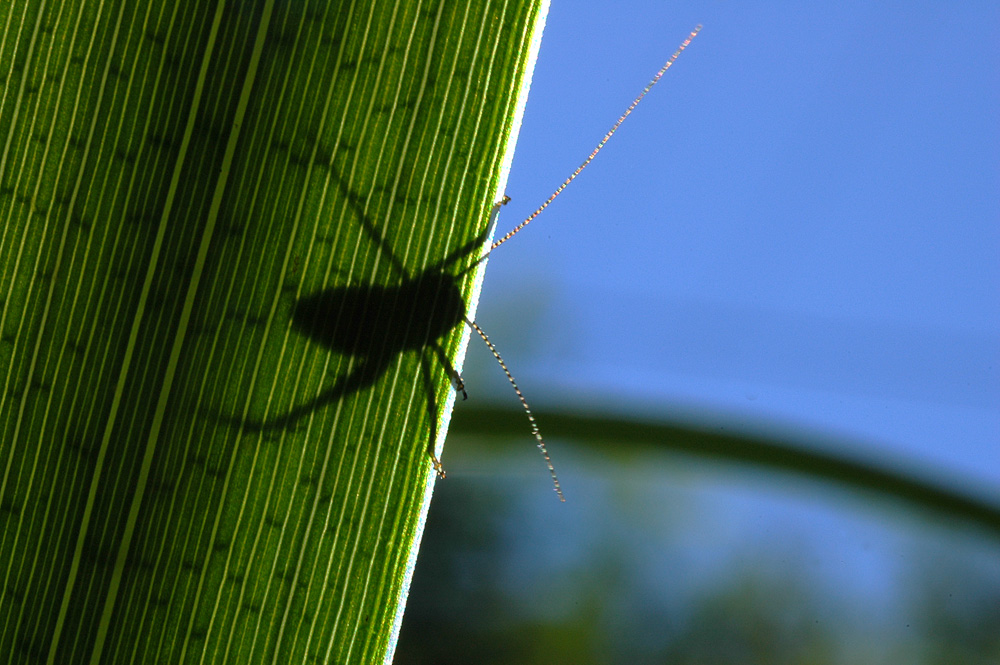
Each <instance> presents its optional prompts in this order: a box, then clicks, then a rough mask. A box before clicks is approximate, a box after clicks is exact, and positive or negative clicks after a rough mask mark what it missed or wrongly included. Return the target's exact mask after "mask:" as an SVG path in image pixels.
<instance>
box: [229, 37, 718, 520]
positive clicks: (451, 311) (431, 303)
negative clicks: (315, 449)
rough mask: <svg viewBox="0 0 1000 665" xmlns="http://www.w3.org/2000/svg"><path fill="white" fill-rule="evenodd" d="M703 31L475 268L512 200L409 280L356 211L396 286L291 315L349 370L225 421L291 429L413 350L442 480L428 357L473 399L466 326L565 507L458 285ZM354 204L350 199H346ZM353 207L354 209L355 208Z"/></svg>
mask: <svg viewBox="0 0 1000 665" xmlns="http://www.w3.org/2000/svg"><path fill="white" fill-rule="evenodd" d="M700 30H701V26H700V25H699V26H697V27H695V29H694V30H693V31H692V32H691V33H690V34H689V35H688V36H687V38H686V39H685V40H684V41H683V42H682V43H681V45H680V46H679V47H678V48H677V50H676V51H674V53H673V55H671V56H670V58H669V59H668V60H667V62H666V64H664V65H663V67H661V68H660V70H659V71H658V72H657V73H656V75H655V76H654V77H653V78H652V80H650V82H649V83H648V84H647V85H646V87H645V88H644V89H643V90H642V92H640V93H639V95H638V96H637V97H636V98H635V99H634V100H633V101H632V103H631V104H630V105H629V106H628V108H627V109H625V112H624V113H622V115H621V116H620V117H619V118H618V120H617V121H616V122H615V123H614V125H613V126H612V127H611V129H610V130H608V132H607V133H606V134H605V135H604V138H603V139H601V141H600V143H598V144H597V147H596V148H594V150H593V151H592V152H591V153H590V155H589V156H588V157H587V158H586V159H585V160H584V161H583V163H582V164H580V166H579V167H577V169H576V170H575V171H573V173H571V174H570V176H569V177H568V178H566V180H564V181H563V183H562V184H561V185H559V187H557V188H556V190H555V191H554V192H553V193H552V195H551V196H549V198H548V199H546V200H545V202H544V203H542V205H540V206H539V207H538V208H537V209H536V210H535V211H534V212H533V213H531V215H529V216H528V217H527V218H525V219H524V221H522V222H521V223H520V224H518V225H517V226H516V227H514V228H513V229H512V230H510V231H509V232H508V233H507V234H505V235H504V236H503V237H501V238H500V239H499V240H496V241H495V242H493V243H492V244H491V245H490V247H489V249H488V250H487V251H486V252H485V253H483V254H482V255H481V256H479V258H478V259H476V260H475V261H474V262H473V263H472V264H471V265H470V266H468V267H466V268H465V269H463V270H461V271H458V272H457V273H452V272H450V269H451V267H452V266H453V265H454V264H456V263H458V262H460V261H461V260H462V259H463V258H464V257H466V256H469V255H471V254H473V253H474V252H477V251H479V250H480V248H481V247H483V245H484V243H485V240H486V234H487V232H488V229H489V227H490V226H492V225H493V221H494V220H495V218H496V215H497V213H498V212H499V208H500V206H501V205H503V204H506V203H507V201H509V200H510V199H509V198H508V197H506V196H504V197H503V199H502V200H501V201H499V202H498V203H497V204H496V205H495V206H494V208H493V212H492V215H491V220H490V222H491V223H490V224H489V225H488V226H487V229H486V230H484V231H483V232H482V233H481V234H480V235H479V236H477V237H476V238H473V239H472V240H469V241H468V242H466V243H464V244H463V245H462V246H460V247H459V248H458V249H456V250H454V251H453V252H451V253H450V254H449V255H448V256H446V257H445V258H444V259H442V260H441V261H439V262H437V263H435V264H434V265H432V266H430V267H428V268H426V269H424V270H423V271H422V272H420V273H418V274H415V275H413V274H410V273H409V272H408V271H407V269H406V268H405V266H404V265H403V264H402V262H401V261H400V260H399V259H398V258H397V257H396V256H395V254H394V253H393V251H392V248H391V246H390V245H389V243H388V242H387V241H386V239H385V238H384V237H383V236H382V235H381V233H380V232H379V231H378V229H377V228H376V226H375V225H374V224H373V223H372V222H371V220H369V219H367V218H366V217H365V215H364V214H363V211H362V210H358V213H359V214H358V215H357V217H358V219H359V220H360V223H361V226H362V229H363V230H364V232H365V233H366V235H367V236H368V237H369V238H370V239H371V240H372V241H373V242H374V243H375V244H376V245H377V246H378V247H379V250H380V255H381V256H384V257H387V258H388V261H389V262H390V264H391V266H392V270H393V272H394V273H395V274H396V275H397V277H398V279H399V281H398V282H397V283H395V284H392V285H389V286H384V285H377V284H372V285H346V286H334V287H330V288H327V289H324V290H322V291H320V292H317V293H314V294H312V295H308V296H305V297H303V298H301V299H299V300H298V301H297V302H296V303H295V305H294V308H293V310H292V326H293V328H294V329H296V330H297V331H298V332H299V333H301V334H303V335H304V336H306V337H308V338H309V339H311V340H312V341H314V342H316V343H318V344H321V345H323V346H325V347H326V348H329V349H330V350H332V351H335V352H337V353H340V354H343V355H346V356H350V357H351V359H352V363H351V365H350V369H349V370H348V372H347V373H346V374H345V375H343V376H341V377H339V378H338V379H337V381H336V382H335V383H334V384H333V385H332V386H330V387H329V388H327V389H325V390H324V391H322V392H321V393H320V394H319V395H317V396H316V397H314V398H313V399H311V400H309V401H307V402H305V403H303V404H299V405H298V406H295V407H293V408H292V409H291V410H289V411H288V412H287V413H285V414H283V415H280V416H277V417H269V418H267V419H266V421H260V422H256V421H253V420H248V419H246V418H239V419H237V418H223V420H225V421H227V422H230V423H232V424H233V425H235V426H239V427H242V428H244V429H249V430H252V431H272V430H283V429H289V428H293V427H294V426H295V425H296V423H297V422H298V421H300V420H301V419H303V418H305V417H306V416H308V415H309V414H310V413H313V412H314V411H316V410H317V409H319V408H322V407H323V406H326V405H327V404H331V403H333V402H335V401H337V400H339V399H340V398H342V397H344V396H346V395H349V394H351V393H354V392H356V391H359V390H362V389H365V388H368V387H370V386H372V385H373V384H375V382H376V381H378V379H379V378H380V377H381V376H382V375H383V374H384V373H385V372H386V371H387V370H388V369H389V368H390V367H391V365H392V364H393V363H394V362H395V361H396V358H397V357H398V356H399V355H400V354H403V353H406V352H410V351H414V352H417V353H418V354H419V357H420V363H421V374H422V375H423V379H424V382H425V388H426V391H427V396H428V397H427V412H428V416H429V418H430V424H431V440H430V444H429V447H428V452H429V455H430V457H431V462H432V464H433V466H434V469H435V470H436V471H437V473H438V475H439V476H441V477H442V478H443V477H444V476H445V473H444V468H443V466H442V465H441V461H440V460H439V459H438V458H437V456H436V455H435V453H434V435H435V433H436V432H437V429H438V427H437V424H438V423H437V419H438V407H437V401H436V397H435V395H436V391H435V388H434V386H433V384H432V381H431V378H430V377H431V368H430V365H429V362H430V361H429V360H428V352H430V353H431V354H433V356H434V357H436V359H437V361H438V362H439V363H440V364H441V365H442V366H443V367H444V368H445V371H446V372H447V373H448V375H449V376H450V377H451V381H452V384H453V386H454V388H455V389H456V390H457V391H460V392H461V393H462V397H463V399H465V398H467V397H468V395H467V393H466V390H465V385H464V383H463V381H462V378H461V376H460V375H459V373H458V372H457V371H456V370H455V368H454V366H453V365H452V363H451V361H450V360H449V358H448V357H447V354H446V353H445V350H444V348H443V347H442V346H441V340H442V339H444V338H445V336H447V335H448V334H449V333H450V332H451V331H452V330H453V329H454V328H455V327H456V326H459V325H462V324H463V323H464V324H466V325H468V326H469V327H470V328H472V330H474V331H475V332H476V334H478V335H479V337H480V338H481V339H482V340H483V342H485V343H486V345H487V347H488V348H489V350H490V352H491V353H492V354H493V356H494V358H496V360H497V362H498V363H499V364H500V367H501V368H502V369H503V372H504V374H506V376H507V379H508V381H510V384H511V385H512V386H513V388H514V391H515V392H516V393H517V396H518V399H519V400H520V401H521V405H522V406H523V407H524V411H525V414H526V415H527V417H528V422H529V424H530V426H531V432H532V435H533V436H534V437H535V440H536V444H537V446H538V448H539V450H540V451H541V453H542V456H543V457H544V459H545V463H546V466H547V467H548V470H549V474H550V475H551V477H552V484H553V486H554V488H555V491H556V494H557V495H558V496H559V500H560V501H565V497H564V495H563V492H562V487H561V486H560V484H559V478H558V476H557V475H556V471H555V467H554V466H553V464H552V460H551V458H550V456H549V453H548V450H547V448H546V446H545V440H544V439H543V438H542V435H541V432H540V430H539V428H538V424H537V422H536V421H535V417H534V416H533V415H532V413H531V408H530V407H529V406H528V402H527V401H526V399H525V397H524V395H523V394H522V393H521V390H520V388H518V385H517V382H516V381H515V380H514V377H513V375H512V374H511V372H510V371H509V369H508V368H507V364H506V363H505V362H504V360H503V358H502V357H501V356H500V353H499V351H497V348H496V346H494V344H493V343H492V342H491V341H490V339H489V337H488V336H487V335H486V333H485V332H484V331H483V330H482V328H480V327H479V325H478V324H477V323H476V322H475V321H473V320H471V319H470V318H468V317H467V315H466V310H465V301H464V299H463V297H462V292H461V288H460V287H461V281H462V279H463V278H464V276H465V275H466V274H467V273H468V272H470V271H471V270H472V269H474V268H475V267H476V266H477V265H479V264H480V263H481V262H483V261H484V260H485V259H486V258H487V257H488V256H489V255H490V254H491V253H492V252H493V251H494V250H495V249H496V248H497V247H499V246H500V245H502V244H504V243H505V242H507V241H508V240H510V239H511V238H512V237H513V236H514V235H515V234H517V233H518V232H520V231H521V230H522V229H523V228H524V227H525V226H527V225H528V224H529V223H531V221H532V220H534V219H535V218H536V217H538V215H539V214H541V212H542V211H543V210H545V209H546V208H547V207H548V206H549V204H551V203H552V201H553V200H555V198H556V197H557V196H559V194H560V193H561V192H562V191H563V190H564V189H565V188H566V186H567V185H569V184H570V183H571V182H572V181H573V180H574V179H575V178H576V177H577V176H578V175H580V172H581V171H583V169H584V168H586V167H587V165H588V164H590V162H591V161H592V160H593V159H594V157H596V156H597V154H598V153H599V152H600V151H601V149H602V148H603V147H604V146H605V144H606V143H607V142H608V140H609V139H610V138H611V136H612V135H613V134H614V133H615V132H616V131H617V130H618V128H619V127H620V126H621V124H622V123H623V122H624V121H625V119H626V118H627V117H628V116H629V115H630V114H631V113H632V111H633V110H634V109H635V107H636V106H638V104H639V102H641V101H642V99H643V98H644V97H645V96H646V94H647V93H648V92H649V91H650V90H651V89H652V87H653V86H654V85H656V83H657V82H658V81H659V80H660V78H661V77H662V76H663V74H665V73H666V71H667V70H668V69H670V67H671V66H672V65H673V64H674V62H675V61H676V60H677V58H678V57H679V56H680V54H681V53H682V52H683V51H684V49H685V48H687V46H688V45H689V44H690V43H691V41H692V40H693V39H694V38H695V37H696V36H697V34H698V32H699V31H700ZM349 198H350V197H349ZM355 205H356V204H355Z"/></svg>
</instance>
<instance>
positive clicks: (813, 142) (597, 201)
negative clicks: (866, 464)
mask: <svg viewBox="0 0 1000 665" xmlns="http://www.w3.org/2000/svg"><path fill="white" fill-rule="evenodd" d="M697 23H702V24H704V29H703V31H702V33H701V34H700V35H699V36H698V38H697V39H696V40H695V41H694V43H693V44H692V45H691V46H690V48H689V49H688V50H687V51H686V52H685V53H684V54H683V55H682V56H681V58H680V59H679V61H678V62H677V64H676V66H675V67H673V68H672V69H671V70H670V71H669V72H668V73H667V74H666V76H665V78H664V79H663V80H662V81H661V83H660V84H658V85H657V86H656V87H655V88H654V90H653V91H652V92H651V93H650V95H649V96H648V97H647V98H646V100H645V101H644V102H643V103H642V104H641V105H640V106H639V108H638V110H637V111H636V112H635V114H633V116H632V117H631V118H630V119H629V120H628V121H627V122H626V123H625V125H624V126H623V128H622V129H621V130H620V131H619V133H618V134H617V135H616V136H615V137H614V138H613V139H612V141H611V143H610V144H609V145H608V147H607V148H606V149H605V150H604V151H603V152H602V153H601V155H600V156H599V157H598V158H597V159H596V160H595V162H594V163H593V164H592V165H591V166H590V167H588V169H587V170H586V171H585V172H584V173H583V174H582V175H581V176H580V178H578V179H577V180H576V181H575V182H574V183H573V184H572V185H571V186H570V187H569V188H568V189H567V190H566V192H565V193H564V194H563V195H562V196H560V198H559V199H558V200H557V201H556V202H555V203H554V204H553V205H552V206H551V207H550V208H549V209H548V210H547V211H546V212H545V213H544V214H543V215H542V216H541V217H539V218H538V220H536V221H535V222H533V223H532V224H531V226H529V227H528V228H527V229H526V230H525V232H523V233H522V234H521V235H519V236H518V237H517V238H516V239H515V240H513V241H511V242H510V243H508V244H507V245H505V246H504V247H503V248H502V249H500V250H498V251H497V253H496V254H494V256H493V257H492V258H491V261H490V264H489V268H488V270H487V273H486V281H485V284H484V289H483V296H482V301H481V303H480V309H479V315H478V319H479V321H480V323H481V324H482V325H483V326H484V328H485V329H486V330H487V332H489V333H490V334H491V338H492V339H493V340H494V341H495V342H496V343H497V345H498V346H499V348H500V350H501V352H502V353H504V355H505V358H506V359H507V360H508V363H509V365H510V366H511V369H512V370H513V371H514V374H515V376H517V378H518V380H519V383H521V384H522V387H523V388H524V389H525V391H526V393H527V395H528V397H529V399H530V400H532V401H534V402H537V403H538V404H539V405H546V406H574V405H580V404H584V405H587V406H590V407H594V406H596V407H597V408H602V407H604V408H608V409H612V410H615V411H635V412H639V413H644V414H647V415H651V416H653V417H659V418H674V417H682V418H683V417H697V418H701V419H710V420H711V421H719V420H720V419H721V420H726V421H731V422H734V423H737V424H741V425H744V426H748V427H753V428H758V429H760V428H775V427H778V428H792V429H800V430H805V431H809V432H814V433H817V434H819V435H820V437H819V438H822V437H823V436H824V435H826V436H829V437H830V440H841V441H842V440H845V439H846V440H847V441H854V442H857V446H858V447H859V449H858V450H857V451H848V453H853V452H857V453H859V454H862V455H865V456H868V457H874V458H877V459H885V460H889V461H890V462H891V463H892V464H894V465H898V464H899V463H905V465H906V466H910V467H913V468H915V469H918V470H919V469H925V470H930V471H932V472H933V473H934V474H935V477H938V478H939V479H941V480H957V479H962V482H971V483H972V484H973V486H974V487H976V488H978V489H981V490H982V491H985V492H988V493H990V494H992V495H993V496H994V497H996V496H998V494H1000V490H998V488H1000V453H998V449H997V445H996V444H997V442H998V440H1000V122H998V120H997V119H998V118H1000V85H998V83H1000V81H998V77H1000V5H996V4H995V3H988V2H983V3H940V4H931V3H898V4H896V5H886V4H884V3H879V4H870V3H855V2H848V3H840V4H837V5H828V4H816V3H806V4H801V3H765V4H764V6H763V7H747V6H745V5H742V4H732V3H689V2H675V3H662V2H628V3H620V4H618V5H608V4H607V3H603V2H600V3H598V2H580V1H579V0H574V1H573V2H559V1H558V0H556V1H555V2H553V6H552V7H551V9H550V13H549V19H548V25H547V27H546V30H545V35H544V38H543V40H542V47H541V52H540V54H539V58H538V64H537V67H536V70H535V74H534V83H533V86H532V90H531V94H530V96H529V99H528V105H527V109H526V113H525V120H524V126H523V128H522V131H521V134H520V140H519V143H518V147H517V151H516V153H515V158H514V163H513V167H512V172H511V177H510V181H509V183H508V188H507V193H508V194H509V195H510V196H511V197H512V198H513V201H512V203H511V204H510V205H508V206H507V207H506V208H505V209H504V211H503V215H502V216H501V219H500V230H505V229H506V228H508V227H510V226H513V225H514V224H516V223H517V221H519V219H520V218H521V217H523V216H524V215H526V214H527V213H529V212H530V211H531V210H533V209H534V208H535V207H536V206H537V205H538V204H539V203H540V202H541V201H543V200H544V199H545V198H546V197H547V196H548V194H549V193H550V192H551V190H552V189H554V188H555V187H556V186H557V185H558V184H559V183H560V182H561V181H562V180H563V179H564V178H565V177H566V176H567V175H568V174H569V173H570V172H571V171H572V170H573V169H574V168H575V166H576V165H577V164H578V163H579V162H580V161H582V159H583V158H584V157H585V156H586V155H587V154H588V153H589V152H590V150H591V149H592V148H593V146H594V145H595V144H596V143H597V141H598V140H599V139H600V138H601V136H602V135H603V134H604V132H605V131H606V130H607V129H608V127H609V126H610V125H611V123H612V122H613V121H614V120H615V118H617V116H618V115H619V114H620V113H621V111H622V110H623V109H624V107H625V106H627V104H628V103H629V101H631V99H632V98H633V97H634V96H635V95H636V94H637V93H638V92H639V91H640V90H641V89H642V87H643V86H644V85H645V83H646V82H647V81H648V79H649V78H650V77H651V76H652V75H653V74H654V73H655V72H656V70H657V69H658V68H659V67H660V65H661V64H662V63H663V61H664V60H665V59H666V58H667V57H668V56H669V55H670V54H671V53H672V52H673V51H674V49H675V48H676V47H677V44H678V43H680V41H681V40H683V39H684V37H685V36H686V35H687V33H688V32H689V31H690V30H691V29H692V28H693V26H694V25H696V24H697ZM481 351H482V350H481V349H476V347H475V345H474V344H473V346H472V347H471V349H470V362H473V359H474V362H475V363H476V364H478V365H488V364H489V362H490V360H489V357H488V353H485V352H481ZM493 369H495V368H482V370H481V371H476V370H473V371H476V377H481V376H484V375H493V374H496V375H497V376H493V377H491V378H490V379H489V385H490V388H489V390H488V394H489V395H490V396H491V398H494V399H498V400H499V399H503V397H504V394H503V391H505V390H509V388H507V387H505V386H504V381H505V380H504V378H503V376H502V374H500V372H499V370H497V371H495V372H494V371H492V370H493ZM472 394H473V397H476V396H477V395H478V396H483V394H484V391H482V390H479V389H477V390H474V391H473V393H472ZM543 426H544V423H543ZM526 440H527V439H526ZM817 440H818V439H817ZM817 445H822V444H821V443H817Z"/></svg>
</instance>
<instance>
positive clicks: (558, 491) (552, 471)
mask: <svg viewBox="0 0 1000 665" xmlns="http://www.w3.org/2000/svg"><path fill="white" fill-rule="evenodd" d="M465 321H466V323H468V324H469V325H470V326H472V328H473V330H475V331H476V332H477V333H479V336H480V337H482V338H483V341H484V342H486V346H488V347H490V352H491V353H492V354H493V357H494V358H496V359H497V362H498V363H500V367H502V368H503V373H504V374H506V375H507V379H508V380H509V381H510V385H512V386H514V392H516V393H517V398H518V399H519V400H521V405H522V406H523V407H524V412H525V413H526V414H528V422H530V423H531V433H532V434H534V435H535V440H536V441H538V449H539V450H541V451H542V457H544V458H545V464H546V465H547V466H548V467H549V475H550V476H552V484H553V485H555V486H556V494H558V495H559V500H560V501H563V502H565V501H566V497H565V496H563V492H562V487H560V486H559V478H558V477H557V476H556V468H555V467H554V466H552V458H551V457H549V451H548V450H547V449H546V448H545V440H544V439H542V433H541V432H539V431H538V423H536V422H535V417H534V416H533V415H531V407H529V406H528V401H527V400H526V399H524V395H522V394H521V389H520V388H518V387H517V381H515V380H514V377H513V375H511V373H510V370H509V369H507V363H505V362H504V361H503V358H501V357H500V352H499V351H497V347H495V346H493V342H491V341H490V338H489V337H487V336H486V333H485V332H483V329H482V328H480V327H479V326H478V325H477V324H476V322H475V321H473V320H471V319H469V318H466V319H465Z"/></svg>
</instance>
